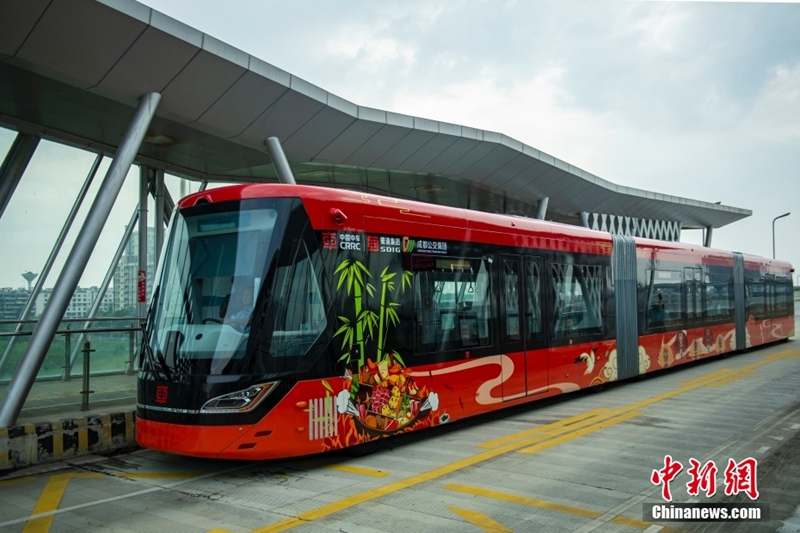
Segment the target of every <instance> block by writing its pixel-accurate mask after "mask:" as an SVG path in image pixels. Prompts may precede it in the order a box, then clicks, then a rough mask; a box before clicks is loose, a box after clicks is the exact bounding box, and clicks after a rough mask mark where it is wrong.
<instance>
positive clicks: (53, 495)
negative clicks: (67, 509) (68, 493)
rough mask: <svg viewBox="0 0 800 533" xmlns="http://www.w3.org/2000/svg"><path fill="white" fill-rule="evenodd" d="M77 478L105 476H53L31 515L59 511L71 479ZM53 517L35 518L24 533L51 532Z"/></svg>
mask: <svg viewBox="0 0 800 533" xmlns="http://www.w3.org/2000/svg"><path fill="white" fill-rule="evenodd" d="M76 477H94V478H98V477H105V476H103V474H94V473H86V474H57V475H55V476H51V477H50V479H49V480H48V481H47V485H46V486H45V487H44V490H43V491H42V494H41V496H39V501H37V502H36V506H35V507H34V508H33V512H32V513H31V515H32V516H33V515H37V514H40V513H46V512H49V511H55V510H56V509H58V504H59V503H61V497H62V496H64V490H66V488H67V482H69V480H70V479H71V478H76ZM53 516H54V515H48V516H43V517H41V518H33V519H31V520H28V522H27V523H26V524H25V529H23V530H22V533H47V532H48V531H50V525H51V524H52V523H53Z"/></svg>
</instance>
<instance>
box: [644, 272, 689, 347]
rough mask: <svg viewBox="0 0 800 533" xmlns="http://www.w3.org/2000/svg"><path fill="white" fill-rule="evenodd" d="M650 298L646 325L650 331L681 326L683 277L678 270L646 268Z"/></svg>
mask: <svg viewBox="0 0 800 533" xmlns="http://www.w3.org/2000/svg"><path fill="white" fill-rule="evenodd" d="M647 278H648V279H649V280H650V291H649V293H650V298H649V301H648V305H647V325H648V328H649V330H650V331H651V332H652V331H666V330H668V329H673V328H675V327H681V326H683V313H682V309H683V294H682V293H683V279H682V277H681V273H680V272H676V271H672V270H648V271H647Z"/></svg>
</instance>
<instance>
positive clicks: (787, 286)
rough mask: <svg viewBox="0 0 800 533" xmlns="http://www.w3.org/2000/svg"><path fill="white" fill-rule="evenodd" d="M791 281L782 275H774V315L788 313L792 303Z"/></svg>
mask: <svg viewBox="0 0 800 533" xmlns="http://www.w3.org/2000/svg"><path fill="white" fill-rule="evenodd" d="M792 303H793V302H792V282H791V281H790V280H789V279H787V278H785V277H782V276H776V277H775V316H776V317H779V316H786V315H788V314H790V312H789V310H790V309H791V307H790V306H791V305H792Z"/></svg>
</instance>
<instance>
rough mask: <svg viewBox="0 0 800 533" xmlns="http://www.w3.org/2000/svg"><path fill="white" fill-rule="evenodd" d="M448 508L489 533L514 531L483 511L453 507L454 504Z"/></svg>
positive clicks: (509, 532) (510, 532) (511, 532)
mask: <svg viewBox="0 0 800 533" xmlns="http://www.w3.org/2000/svg"><path fill="white" fill-rule="evenodd" d="M447 508H448V509H450V510H451V511H453V512H454V513H456V514H457V515H458V516H460V517H461V518H463V519H464V520H467V521H468V522H472V523H473V524H475V525H476V526H478V527H479V528H481V529H482V530H484V531H486V532H487V533H514V532H513V531H511V530H510V529H508V528H507V527H506V526H504V525H503V524H501V523H500V522H498V521H497V520H494V519H492V518H489V517H488V516H486V515H485V514H483V513H479V512H477V511H470V510H469V509H461V508H460V507H453V506H452V505H448V506H447Z"/></svg>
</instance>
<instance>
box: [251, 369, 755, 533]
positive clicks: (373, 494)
mask: <svg viewBox="0 0 800 533" xmlns="http://www.w3.org/2000/svg"><path fill="white" fill-rule="evenodd" d="M766 362H768V361H763V362H761V363H755V366H760V365H763V364H766ZM751 366H752V365H751ZM720 377H721V376H720V375H718V374H716V373H712V374H709V375H708V376H704V377H703V378H702V379H700V378H698V379H696V380H692V381H693V383H692V384H691V385H689V386H682V387H680V388H678V389H675V390H673V391H671V392H665V393H663V394H659V395H657V396H653V397H651V398H648V399H646V400H642V401H639V402H636V403H633V404H631V405H628V406H626V407H623V408H620V409H616V410H614V411H610V412H608V413H607V414H606V416H605V417H604V418H605V422H608V421H610V420H613V419H615V418H620V419H621V420H619V421H618V422H622V421H623V420H625V419H628V418H633V417H635V416H639V415H640V414H641V413H640V412H632V411H635V410H636V409H640V408H642V407H646V406H648V405H652V404H654V403H658V402H660V401H663V400H667V399H669V398H672V397H674V396H678V395H679V394H683V393H684V392H688V391H690V390H693V389H696V388H699V387H701V386H703V384H705V383H706V382H712V381H715V380H717V379H719V378H720ZM610 415H614V416H610ZM598 418H599V417H598ZM595 422H597V420H589V421H587V424H588V423H595ZM618 422H614V423H618ZM578 425H579V423H578V424H575V426H573V427H571V428H568V430H573V429H575V428H576V427H577V426H578ZM595 425H597V426H601V427H607V426H608V424H607V423H606V424H605V426H602V424H595ZM590 427H591V426H590ZM597 429H600V427H598V428H595V429H592V431H596V430H597ZM553 432H554V433H555V432H556V431H553ZM590 432H591V431H590ZM577 433H579V432H574V433H573V434H574V436H572V435H573V434H567V435H564V436H563V437H560V438H558V439H557V440H558V441H559V442H560V443H561V442H566V441H567V440H570V439H569V437H572V438H577V437H578V436H580V435H578V434H577ZM583 434H585V433H583ZM541 440H542V438H541V436H539V437H531V438H525V439H522V440H520V441H519V442H514V443H510V444H504V445H501V446H498V447H496V448H493V449H490V450H487V451H485V452H481V453H478V454H475V455H473V456H471V457H466V458H464V459H461V460H458V461H455V462H453V463H450V464H447V465H443V466H440V467H438V468H434V469H433V470H429V471H428V472H424V473H422V474H417V475H415V476H411V477H408V478H406V479H403V480H400V481H395V482H394V483H389V484H388V485H385V486H383V487H378V488H376V489H370V490H369V491H366V492H363V493H360V494H355V495H353V496H349V497H347V498H343V499H341V500H339V501H337V502H332V503H329V504H327V505H323V506H322V507H318V508H317V509H314V510H311V511H307V512H305V513H301V514H299V515H297V516H296V517H293V518H287V519H285V520H281V521H280V522H276V523H274V524H270V525H268V526H264V527H262V528H258V529H254V530H253V531H252V533H272V532H279V531H286V530H288V529H292V528H294V527H297V526H299V525H301V524H305V523H306V522H309V521H313V520H318V519H320V518H324V517H326V516H329V515H332V514H335V513H338V512H340V511H342V510H344V509H349V508H351V507H354V506H356V505H359V504H362V503H364V502H368V501H371V500H375V499H378V498H381V497H383V496H386V495H387V494H391V493H394V492H397V491H399V490H403V489H407V488H409V487H413V486H416V485H419V484H421V483H425V482H427V481H431V480H433V479H437V478H439V477H442V476H445V475H447V474H451V473H453V472H457V471H459V470H462V469H464V468H467V467H469V466H473V465H476V464H479V463H482V462H484V461H487V460H489V459H493V458H494V457H498V456H500V455H504V454H506V453H509V452H512V451H517V450H520V449H523V448H526V447H530V446H531V444H534V443H536V442H538V441H541ZM554 440H555V439H554ZM543 444H545V445H546V444H549V443H547V442H545V443H543ZM550 446H555V444H550ZM550 446H543V447H542V448H541V449H546V448H547V447H550ZM530 453H534V452H530Z"/></svg>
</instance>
